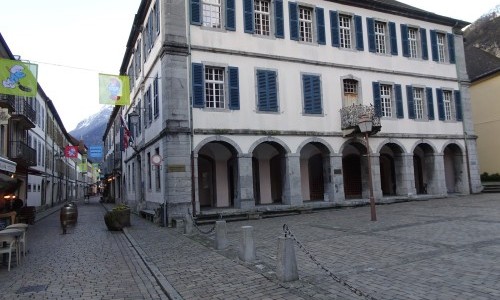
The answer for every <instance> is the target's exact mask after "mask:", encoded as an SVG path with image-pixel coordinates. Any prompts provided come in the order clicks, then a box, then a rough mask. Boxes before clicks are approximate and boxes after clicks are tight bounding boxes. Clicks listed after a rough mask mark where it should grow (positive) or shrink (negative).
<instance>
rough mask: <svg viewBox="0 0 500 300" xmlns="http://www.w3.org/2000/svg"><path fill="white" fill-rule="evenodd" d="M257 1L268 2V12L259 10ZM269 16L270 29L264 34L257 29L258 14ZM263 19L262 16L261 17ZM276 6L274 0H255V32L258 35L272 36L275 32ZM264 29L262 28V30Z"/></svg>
mask: <svg viewBox="0 0 500 300" xmlns="http://www.w3.org/2000/svg"><path fill="white" fill-rule="evenodd" d="M257 3H267V4H268V11H267V12H262V11H257V9H256V8H257ZM258 15H260V16H267V17H268V20H267V21H268V24H267V25H268V31H267V34H263V33H262V32H258V30H257V24H258V23H257V19H258V18H257V16H258ZM259 20H261V21H262V18H261V19H259ZM273 21H274V7H273V1H272V0H253V24H254V30H253V34H255V35H258V36H263V37H271V36H272V34H273V32H274V25H273ZM261 31H262V30H261Z"/></svg>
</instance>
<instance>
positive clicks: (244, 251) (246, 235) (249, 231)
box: [239, 226, 255, 262]
mask: <svg viewBox="0 0 500 300" xmlns="http://www.w3.org/2000/svg"><path fill="white" fill-rule="evenodd" d="M241 231H242V234H243V236H242V239H241V246H240V252H239V258H240V260H242V261H245V262H252V261H254V260H255V243H254V240H253V227H252V226H241Z"/></svg>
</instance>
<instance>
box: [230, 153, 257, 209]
mask: <svg viewBox="0 0 500 300" xmlns="http://www.w3.org/2000/svg"><path fill="white" fill-rule="evenodd" d="M234 206H235V207H236V208H240V209H251V208H254V207H255V200H254V195H253V170H252V155H251V154H243V155H240V156H239V157H238V186H237V197H236V199H235V203H234Z"/></svg>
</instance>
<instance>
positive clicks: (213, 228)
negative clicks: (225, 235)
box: [188, 209, 222, 234]
mask: <svg viewBox="0 0 500 300" xmlns="http://www.w3.org/2000/svg"><path fill="white" fill-rule="evenodd" d="M188 215H189V217H190V218H191V222H193V226H194V228H196V229H197V230H198V231H199V232H200V233H202V234H211V233H212V232H214V230H215V222H214V225H213V226H212V228H210V229H209V230H206V231H205V230H203V229H201V228H200V227H198V225H197V224H196V221H195V220H194V218H193V215H192V214H191V210H189V209H188ZM219 219H221V220H222V214H219Z"/></svg>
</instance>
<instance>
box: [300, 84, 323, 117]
mask: <svg viewBox="0 0 500 300" xmlns="http://www.w3.org/2000/svg"><path fill="white" fill-rule="evenodd" d="M302 92H303V98H304V113H305V114H321V113H322V112H323V108H322V106H321V78H320V76H318V75H302Z"/></svg>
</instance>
